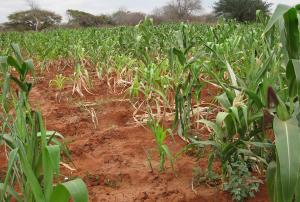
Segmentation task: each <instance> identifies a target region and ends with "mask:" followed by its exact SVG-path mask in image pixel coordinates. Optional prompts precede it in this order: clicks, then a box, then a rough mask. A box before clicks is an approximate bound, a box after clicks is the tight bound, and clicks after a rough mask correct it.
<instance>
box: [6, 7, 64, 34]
mask: <svg viewBox="0 0 300 202" xmlns="http://www.w3.org/2000/svg"><path fill="white" fill-rule="evenodd" d="M8 20H9V22H7V23H6V24H5V26H7V27H13V28H17V29H19V30H35V31H39V30H42V29H45V28H48V27H51V26H53V25H57V24H59V23H60V22H61V20H62V17H61V16H60V15H57V14H55V13H53V12H51V11H47V10H41V9H32V10H27V11H20V12H15V13H12V14H10V15H9V16H8Z"/></svg>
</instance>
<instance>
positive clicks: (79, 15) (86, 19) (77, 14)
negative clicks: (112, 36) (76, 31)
mask: <svg viewBox="0 0 300 202" xmlns="http://www.w3.org/2000/svg"><path fill="white" fill-rule="evenodd" d="M67 15H68V17H69V22H68V24H70V25H77V26H81V27H97V26H101V25H108V24H112V19H111V18H110V17H109V16H106V15H99V16H95V15H92V14H90V13H86V12H83V11H78V10H71V9H69V10H67Z"/></svg>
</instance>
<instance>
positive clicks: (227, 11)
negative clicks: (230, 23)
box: [214, 0, 272, 22]
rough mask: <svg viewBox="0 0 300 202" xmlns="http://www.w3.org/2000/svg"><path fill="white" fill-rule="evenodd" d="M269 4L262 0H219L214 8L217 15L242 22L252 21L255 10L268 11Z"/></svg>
mask: <svg viewBox="0 0 300 202" xmlns="http://www.w3.org/2000/svg"><path fill="white" fill-rule="evenodd" d="M271 5H272V4H271V3H268V2H266V1H263V0H219V1H218V2H216V3H215V5H214V10H215V13H216V15H217V16H222V17H225V18H226V19H236V20H237V21H240V22H244V21H254V20H255V19H256V11H257V10H261V12H263V13H266V14H267V13H269V11H270V7H271Z"/></svg>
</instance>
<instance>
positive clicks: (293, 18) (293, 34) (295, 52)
mask: <svg viewBox="0 0 300 202" xmlns="http://www.w3.org/2000/svg"><path fill="white" fill-rule="evenodd" d="M297 13H298V12H297V10H296V9H295V8H291V9H289V10H288V12H286V13H285V14H284V24H285V33H286V36H285V38H286V44H285V48H286V49H287V52H288V58H289V59H299V57H300V53H299V50H300V47H299V46H300V43H299V29H298V17H297Z"/></svg>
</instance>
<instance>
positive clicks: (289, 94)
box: [264, 4, 300, 202]
mask: <svg viewBox="0 0 300 202" xmlns="http://www.w3.org/2000/svg"><path fill="white" fill-rule="evenodd" d="M299 11H300V4H298V5H296V6H295V7H289V6H285V5H279V6H278V7H277V9H276V10H275V12H274V14H273V16H272V17H271V19H270V20H269V23H268V25H267V27H266V29H265V32H264V33H265V34H268V32H272V31H274V29H273V30H271V29H272V27H274V26H275V24H276V23H277V22H278V27H277V29H278V31H279V32H280V34H281V43H282V45H283V49H282V52H283V54H284V60H285V62H284V64H285V70H286V72H285V76H286V83H285V87H286V88H285V89H286V93H281V92H275V91H274V89H273V88H274V87H269V92H268V103H269V110H270V111H271V113H272V115H273V116H274V120H273V130H274V134H275V145H276V154H277V155H276V161H272V162H271V163H270V164H269V167H268V188H269V195H270V199H271V200H272V201H287V202H289V201H300V178H299V176H300V156H299V155H298V153H297V151H298V149H299V146H300V135H299V134H300V127H299V125H300V124H299V122H300V119H299V114H300V111H299V98H300V93H299V92H300V86H299V81H300V74H299V72H300V28H299V26H300V16H299Z"/></svg>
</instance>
